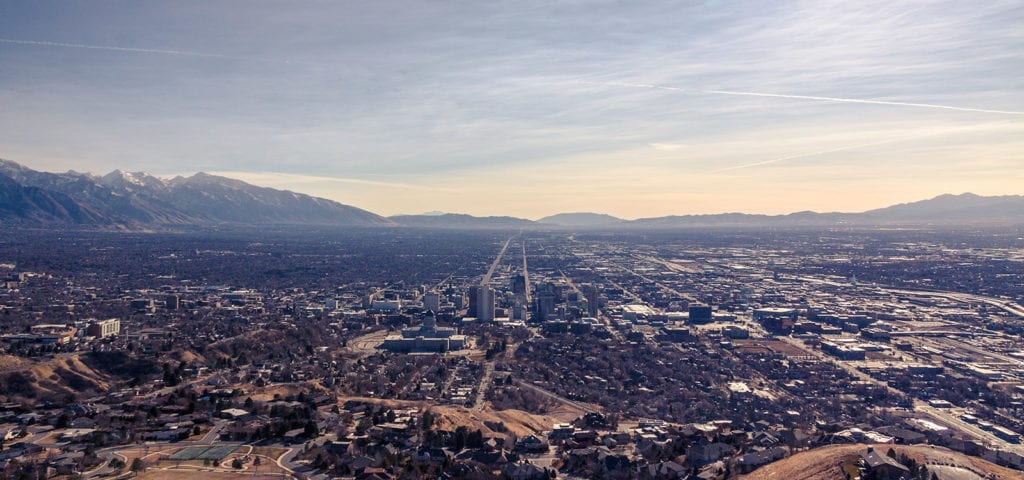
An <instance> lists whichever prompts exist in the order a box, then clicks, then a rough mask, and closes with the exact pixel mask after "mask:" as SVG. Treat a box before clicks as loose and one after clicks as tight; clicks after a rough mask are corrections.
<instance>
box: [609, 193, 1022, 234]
mask: <svg viewBox="0 0 1024 480" xmlns="http://www.w3.org/2000/svg"><path fill="white" fill-rule="evenodd" d="M627 225H628V226H629V227H641V228H691V227H758V228H760V227H834V226H864V227H869V226H929V225H932V226H1000V225H1002V226H1005V225H1024V195H1006V196H994V197H984V196H980V195H975V194H973V193H964V194H961V195H948V194H947V195H940V196H938V197H935V198H932V199H928V200H922V201H919V202H913V203H904V204H899V205H893V206H891V207H886V208H879V209H875V210H869V211H866V212H862V213H835V212H833V213H816V212H797V213H790V214H788V215H751V214H745V213H722V214H716V215H683V216H667V217H656V218H643V219H637V220H633V221H630V222H627Z"/></svg>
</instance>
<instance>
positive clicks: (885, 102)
mask: <svg viewBox="0 0 1024 480" xmlns="http://www.w3.org/2000/svg"><path fill="white" fill-rule="evenodd" d="M601 85H606V86H610V87H631V88H647V89H652V90H668V91H672V92H680V93H690V94H701V93H707V94H713V95H736V96H741V97H768V98H787V99H796V100H813V101H819V102H831V103H860V104H866V105H886V106H894V107H915V108H937V109H940V110H957V111H961V112H976V113H995V114H1000V115H1019V116H1024V112H1018V111H1013V110H992V109H986V108H972V107H958V106H952V105H936V104H931V103H915V102H896V101H889V100H868V99H861V98H841V97H819V96H814V95H791V94H781V93H764V92H738V91H732V90H704V89H695V88H680V87H671V86H667V85H652V84H646V83H614V82H608V83H602V84H601Z"/></svg>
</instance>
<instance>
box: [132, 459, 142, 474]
mask: <svg viewBox="0 0 1024 480" xmlns="http://www.w3.org/2000/svg"><path fill="white" fill-rule="evenodd" d="M129 469H130V470H131V471H132V473H139V472H144V471H146V462H143V461H142V459H141V458H134V459H132V466H131V467H129Z"/></svg>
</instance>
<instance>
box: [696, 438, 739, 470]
mask: <svg viewBox="0 0 1024 480" xmlns="http://www.w3.org/2000/svg"><path fill="white" fill-rule="evenodd" d="M733 451H734V449H733V448H732V446H731V445H729V444H725V443H720V442H715V443H709V444H706V445H693V446H691V447H690V448H687V449H686V461H687V462H688V463H691V464H694V465H703V464H706V463H711V462H714V461H716V460H719V459H721V458H722V457H725V456H727V455H732V453H733Z"/></svg>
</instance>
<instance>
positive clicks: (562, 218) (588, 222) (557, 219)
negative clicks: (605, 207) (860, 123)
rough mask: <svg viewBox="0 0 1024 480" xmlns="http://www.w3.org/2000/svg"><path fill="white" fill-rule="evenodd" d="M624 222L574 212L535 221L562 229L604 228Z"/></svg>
mask: <svg viewBox="0 0 1024 480" xmlns="http://www.w3.org/2000/svg"><path fill="white" fill-rule="evenodd" d="M624 221H625V220H623V219H621V218H617V217H613V216H611V215H607V214H604V213H590V212H574V213H559V214H555V215H551V216H548V217H544V218H542V219H540V220H537V223H543V224H545V225H561V226H564V227H605V226H609V225H616V224H620V223H622V222H624Z"/></svg>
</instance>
